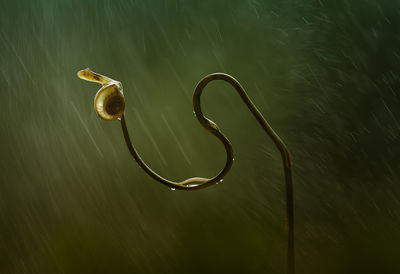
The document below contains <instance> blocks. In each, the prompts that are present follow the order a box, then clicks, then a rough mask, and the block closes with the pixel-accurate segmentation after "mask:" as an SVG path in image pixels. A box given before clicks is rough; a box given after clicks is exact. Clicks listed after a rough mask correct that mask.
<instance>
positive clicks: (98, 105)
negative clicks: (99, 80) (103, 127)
mask: <svg viewBox="0 0 400 274" xmlns="http://www.w3.org/2000/svg"><path fill="white" fill-rule="evenodd" d="M94 110H95V111H96V113H97V115H98V116H99V117H100V118H101V119H103V120H107V121H112V120H116V119H118V118H121V116H122V114H123V113H124V110H125V98H124V95H123V93H122V90H121V89H120V88H119V87H118V86H117V85H116V84H110V85H108V86H105V87H102V88H101V89H100V90H99V91H98V92H97V94H96V97H95V98H94Z"/></svg>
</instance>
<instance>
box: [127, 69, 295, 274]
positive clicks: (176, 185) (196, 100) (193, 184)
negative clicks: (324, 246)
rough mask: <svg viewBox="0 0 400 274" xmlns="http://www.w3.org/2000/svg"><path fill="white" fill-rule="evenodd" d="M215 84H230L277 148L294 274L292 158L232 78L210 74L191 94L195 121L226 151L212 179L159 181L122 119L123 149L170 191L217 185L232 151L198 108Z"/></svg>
mask: <svg viewBox="0 0 400 274" xmlns="http://www.w3.org/2000/svg"><path fill="white" fill-rule="evenodd" d="M214 80H223V81H225V82H227V83H229V84H231V85H232V86H233V87H234V88H235V90H236V91H237V93H238V94H239V95H240V97H241V98H242V100H243V102H244V103H245V104H246V106H247V107H248V109H249V110H250V111H251V113H252V114H253V115H254V117H255V118H256V120H257V121H258V123H259V124H260V125H261V127H262V128H263V129H264V131H265V132H266V133H267V134H268V136H269V137H270V138H271V139H272V141H273V142H274V144H275V145H276V147H277V148H278V150H279V152H280V154H281V157H282V161H283V169H284V175H285V187H286V228H287V237H288V243H287V244H288V245H287V273H288V274H294V269H295V264H294V262H295V258H294V202H293V181H292V159H291V155H290V153H289V151H288V149H287V148H286V145H285V144H284V142H283V141H282V140H281V139H280V137H279V136H278V135H277V134H276V133H275V131H274V130H273V129H272V128H271V126H270V125H269V124H268V122H267V121H266V120H265V118H264V117H263V115H262V114H261V112H260V111H259V110H258V109H257V107H256V106H255V105H254V103H253V102H252V101H251V100H250V98H249V97H248V95H247V93H246V92H245V90H244V89H243V87H242V86H241V85H240V83H239V82H238V81H237V80H236V79H235V78H233V77H232V76H230V75H228V74H225V73H213V74H210V75H207V76H206V77H204V78H203V79H202V80H200V82H199V83H198V84H197V86H196V88H195V91H194V94H193V108H194V112H195V114H196V117H197V119H198V121H199V122H200V124H201V125H202V126H203V127H204V128H205V129H206V130H207V131H208V132H210V133H211V134H213V135H214V136H216V137H217V138H218V139H219V140H220V141H221V142H222V143H223V145H224V147H225V150H226V163H225V166H224V168H223V169H222V170H221V171H220V172H219V173H218V174H217V175H216V176H215V177H213V178H199V177H193V178H189V179H187V180H184V181H181V182H173V181H170V180H167V179H165V178H163V177H161V176H160V175H159V174H157V173H156V172H154V171H153V170H152V169H151V168H150V167H148V166H147V165H146V164H145V163H144V161H143V160H142V159H141V158H140V156H139V154H138V153H137V151H136V149H135V148H134V146H133V145H132V142H131V139H130V137H129V133H128V129H127V126H126V121H125V116H124V115H122V117H121V126H122V131H123V134H124V138H125V142H126V145H127V146H128V149H129V151H130V153H131V154H132V156H133V158H134V159H135V160H136V162H137V163H138V164H139V166H140V167H141V168H142V169H143V170H144V171H145V172H146V173H147V174H148V175H150V177H152V178H153V179H155V180H156V181H158V182H160V183H162V184H164V185H166V186H168V187H170V188H173V189H182V190H196V189H200V188H205V187H208V186H211V185H213V184H215V183H218V182H219V181H221V180H222V178H223V177H224V176H225V175H226V174H227V173H228V171H229V169H230V168H231V166H232V163H233V151H232V146H231V143H230V142H229V140H228V139H227V138H226V137H225V136H224V135H223V134H222V132H221V131H220V130H219V128H218V126H217V125H216V124H215V123H214V122H213V121H211V120H210V119H208V118H206V117H205V116H204V115H203V112H202V110H201V104H200V97H201V94H202V92H203V90H204V88H205V87H206V86H207V84H208V83H210V82H211V81H214Z"/></svg>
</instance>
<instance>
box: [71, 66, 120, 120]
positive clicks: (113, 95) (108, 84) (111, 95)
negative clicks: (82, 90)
mask: <svg viewBox="0 0 400 274" xmlns="http://www.w3.org/2000/svg"><path fill="white" fill-rule="evenodd" d="M77 75H78V77H79V78H81V79H83V80H86V81H90V82H95V83H99V84H101V85H103V86H102V87H101V88H100V89H99V91H97V93H96V96H95V97H94V110H95V111H96V113H97V115H98V116H99V117H100V118H101V119H103V120H106V121H113V120H116V119H121V117H122V114H123V113H124V110H125V98H124V94H123V91H122V84H121V82H119V81H115V80H113V79H111V78H108V77H106V76H103V75H101V74H98V73H95V72H93V71H91V70H90V69H89V68H87V69H83V70H80V71H78V73H77Z"/></svg>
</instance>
